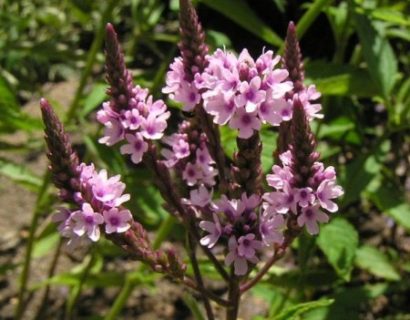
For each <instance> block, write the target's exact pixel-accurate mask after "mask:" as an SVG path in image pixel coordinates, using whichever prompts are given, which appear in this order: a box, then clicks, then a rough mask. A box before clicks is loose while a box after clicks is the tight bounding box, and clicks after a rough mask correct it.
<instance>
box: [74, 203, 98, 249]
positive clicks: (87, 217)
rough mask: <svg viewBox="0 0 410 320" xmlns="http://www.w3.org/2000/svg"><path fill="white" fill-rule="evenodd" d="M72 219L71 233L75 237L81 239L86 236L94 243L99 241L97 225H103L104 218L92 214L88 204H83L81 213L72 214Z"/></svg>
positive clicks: (95, 213)
mask: <svg viewBox="0 0 410 320" xmlns="http://www.w3.org/2000/svg"><path fill="white" fill-rule="evenodd" d="M72 219H73V220H74V222H75V225H74V228H73V231H74V233H75V234H76V235H78V236H80V237H81V236H82V235H84V234H87V236H88V237H89V238H90V239H91V240H92V241H94V242H95V241H98V239H100V227H99V225H100V224H103V223H104V218H103V216H102V215H101V214H100V213H98V212H94V210H93V208H92V207H91V205H90V204H89V203H84V204H83V206H82V210H81V211H76V212H74V213H73V216H72Z"/></svg>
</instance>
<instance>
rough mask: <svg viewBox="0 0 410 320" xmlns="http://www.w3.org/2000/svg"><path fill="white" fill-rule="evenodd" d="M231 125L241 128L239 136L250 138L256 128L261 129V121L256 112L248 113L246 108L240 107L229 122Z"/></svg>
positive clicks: (234, 127) (233, 127)
mask: <svg viewBox="0 0 410 320" xmlns="http://www.w3.org/2000/svg"><path fill="white" fill-rule="evenodd" d="M229 126H230V127H231V128H232V129H238V130H239V135H238V136H239V138H242V139H248V138H250V137H251V136H252V134H253V131H254V130H256V131H258V130H259V129H260V127H261V121H260V120H259V119H258V117H257V116H256V112H253V113H248V112H246V111H245V109H244V108H240V109H238V110H237V112H236V113H235V115H234V116H233V118H232V119H231V121H230V122H229Z"/></svg>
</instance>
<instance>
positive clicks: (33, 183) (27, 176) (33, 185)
mask: <svg viewBox="0 0 410 320" xmlns="http://www.w3.org/2000/svg"><path fill="white" fill-rule="evenodd" d="M0 174H1V175H4V176H6V177H7V178H10V179H11V180H13V181H14V182H17V183H20V184H22V185H24V186H25V187H28V188H29V189H30V190H33V191H38V190H39V188H40V186H41V184H42V180H41V178H40V177H38V176H36V175H35V174H34V173H32V172H31V171H30V170H29V169H28V168H27V167H26V166H24V165H21V164H17V163H14V162H12V161H10V160H8V159H4V158H0Z"/></svg>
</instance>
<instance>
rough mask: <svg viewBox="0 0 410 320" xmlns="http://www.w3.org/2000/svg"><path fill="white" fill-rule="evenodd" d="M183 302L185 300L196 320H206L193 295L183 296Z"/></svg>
mask: <svg viewBox="0 0 410 320" xmlns="http://www.w3.org/2000/svg"><path fill="white" fill-rule="evenodd" d="M182 300H184V302H185V304H186V305H187V306H188V308H189V310H191V312H192V315H193V316H194V319H195V320H205V317H204V315H203V313H202V311H201V308H200V306H199V304H198V301H197V300H196V299H195V298H194V297H193V296H192V295H190V294H188V293H186V294H184V295H183V296H182Z"/></svg>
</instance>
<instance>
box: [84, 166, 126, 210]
mask: <svg viewBox="0 0 410 320" xmlns="http://www.w3.org/2000/svg"><path fill="white" fill-rule="evenodd" d="M91 190H92V192H93V195H94V197H95V199H96V200H98V201H100V202H102V203H103V204H104V205H105V206H108V207H117V206H119V205H121V204H122V203H124V202H126V201H128V200H129V199H130V195H129V194H122V193H123V192H124V190H125V184H124V183H122V182H121V181H120V175H117V176H114V177H111V178H108V176H107V171H106V170H101V171H100V172H99V173H98V174H95V176H94V178H93V179H92V186H91Z"/></svg>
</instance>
